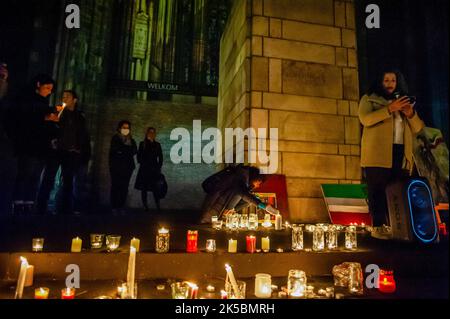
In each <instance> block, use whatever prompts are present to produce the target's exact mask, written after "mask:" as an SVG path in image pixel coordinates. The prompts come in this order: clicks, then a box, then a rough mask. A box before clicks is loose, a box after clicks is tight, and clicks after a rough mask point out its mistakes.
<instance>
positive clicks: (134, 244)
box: [130, 237, 141, 252]
mask: <svg viewBox="0 0 450 319" xmlns="http://www.w3.org/2000/svg"><path fill="white" fill-rule="evenodd" d="M140 245H141V241H140V240H139V239H137V238H134V237H133V239H132V240H131V244H130V246H131V247H134V248H136V252H139V246H140Z"/></svg>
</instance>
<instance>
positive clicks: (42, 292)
mask: <svg viewBox="0 0 450 319" xmlns="http://www.w3.org/2000/svg"><path fill="white" fill-rule="evenodd" d="M49 292H50V289H48V288H46V287H40V288H36V289H35V290H34V299H48V294H49Z"/></svg>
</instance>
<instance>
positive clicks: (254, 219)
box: [248, 213, 258, 230]
mask: <svg viewBox="0 0 450 319" xmlns="http://www.w3.org/2000/svg"><path fill="white" fill-rule="evenodd" d="M248 229H250V230H256V229H258V214H257V213H250V214H249V215H248Z"/></svg>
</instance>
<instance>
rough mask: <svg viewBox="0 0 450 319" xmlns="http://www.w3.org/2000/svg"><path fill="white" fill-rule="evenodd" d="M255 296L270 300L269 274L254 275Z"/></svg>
mask: <svg viewBox="0 0 450 319" xmlns="http://www.w3.org/2000/svg"><path fill="white" fill-rule="evenodd" d="M255 296H256V297H257V298H270V297H271V296H272V278H271V276H270V275H269V274H256V276H255Z"/></svg>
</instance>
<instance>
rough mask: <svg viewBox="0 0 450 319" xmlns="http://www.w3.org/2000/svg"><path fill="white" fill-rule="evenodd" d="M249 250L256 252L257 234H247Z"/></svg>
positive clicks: (249, 251)
mask: <svg viewBox="0 0 450 319" xmlns="http://www.w3.org/2000/svg"><path fill="white" fill-rule="evenodd" d="M246 241H247V252H248V253H251V254H253V253H254V252H256V237H255V236H247V237H246Z"/></svg>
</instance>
